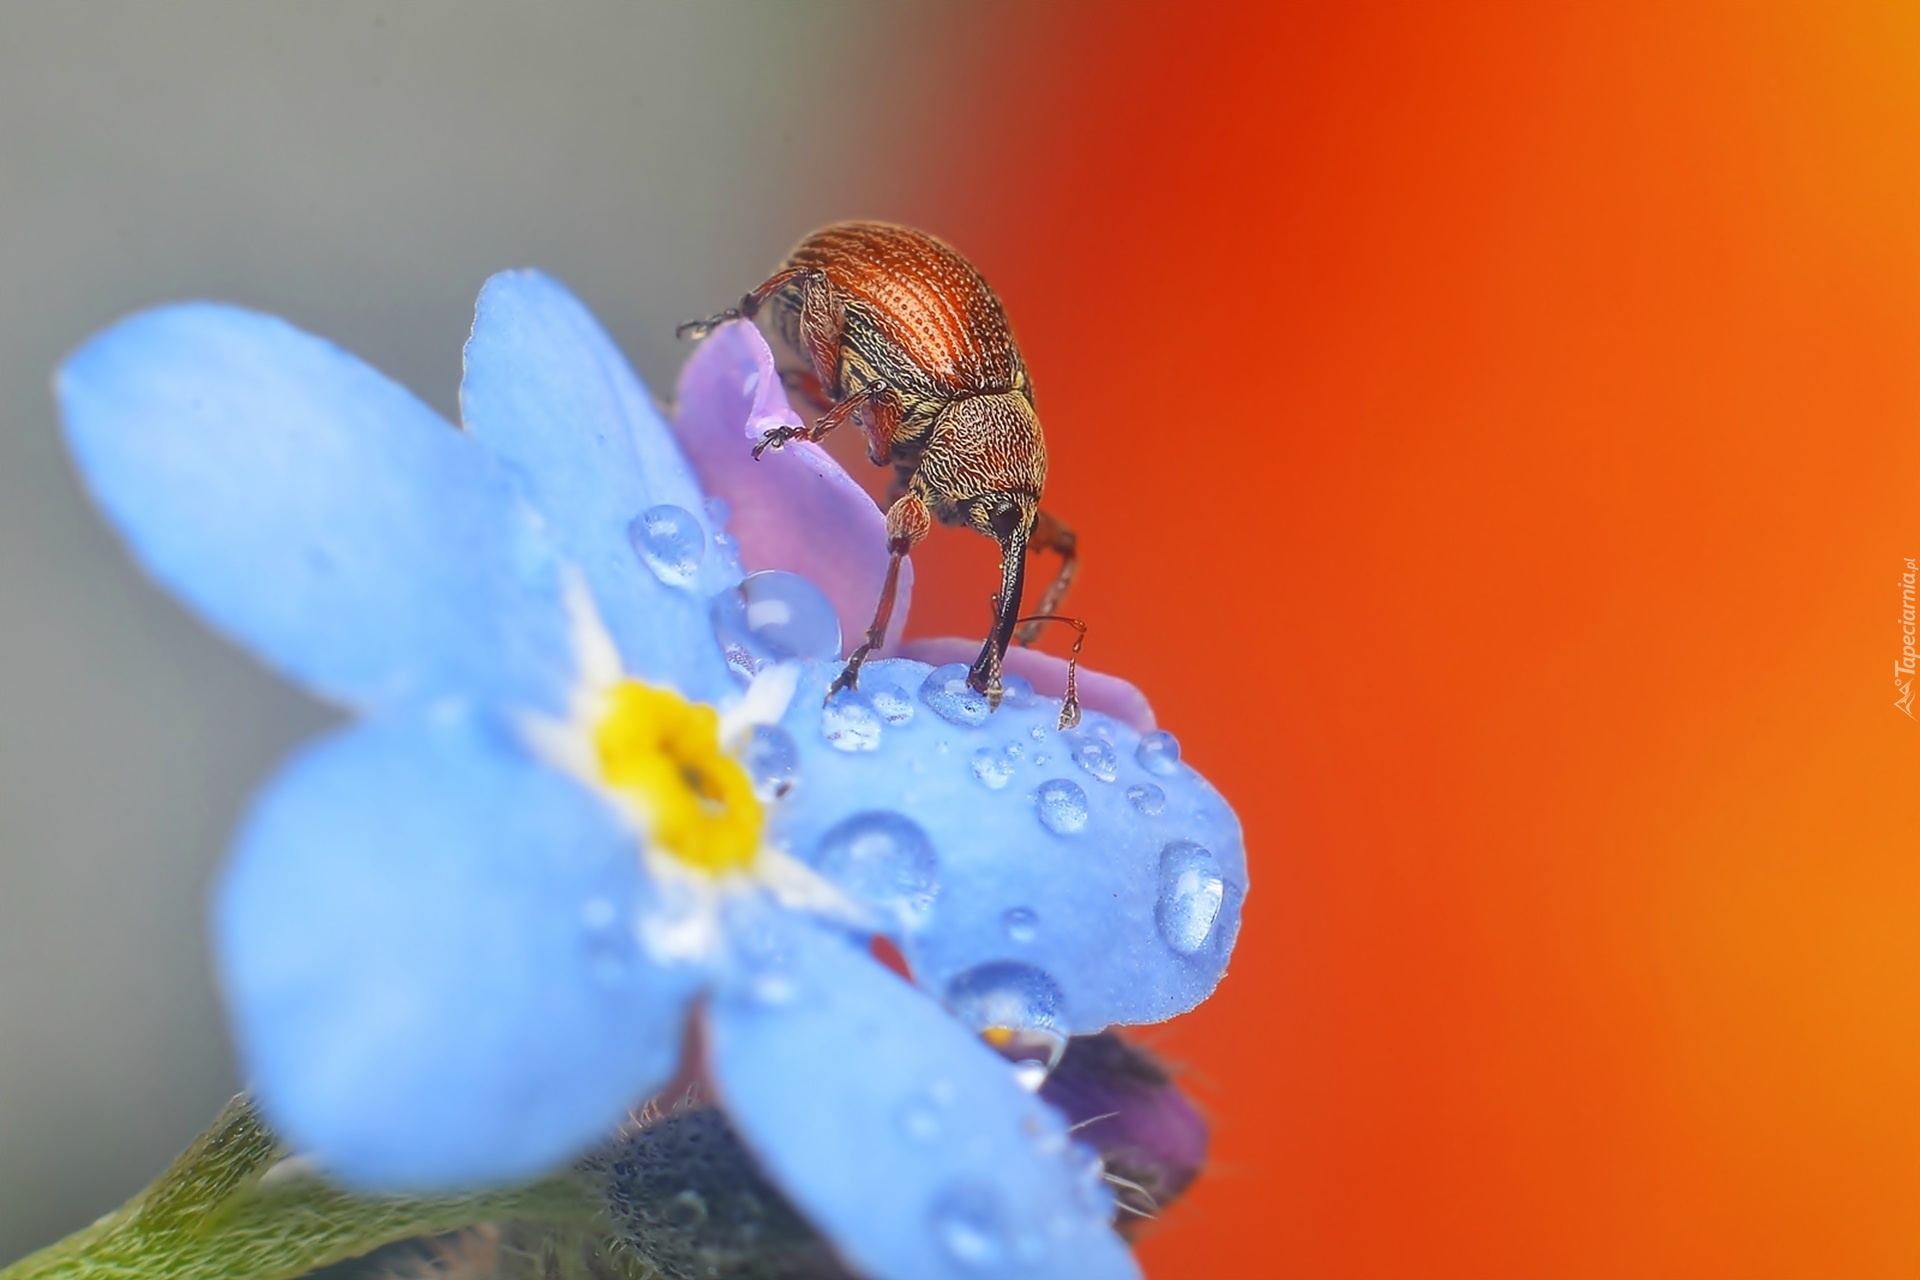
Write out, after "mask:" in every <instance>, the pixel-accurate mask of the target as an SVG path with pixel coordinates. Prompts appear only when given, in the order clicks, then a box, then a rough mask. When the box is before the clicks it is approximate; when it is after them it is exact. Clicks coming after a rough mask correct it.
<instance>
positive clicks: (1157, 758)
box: [1133, 729, 1180, 778]
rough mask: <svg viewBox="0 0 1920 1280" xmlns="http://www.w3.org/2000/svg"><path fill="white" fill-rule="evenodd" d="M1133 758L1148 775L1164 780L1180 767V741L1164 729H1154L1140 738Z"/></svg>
mask: <svg viewBox="0 0 1920 1280" xmlns="http://www.w3.org/2000/svg"><path fill="white" fill-rule="evenodd" d="M1133 758H1134V760H1135V761H1137V762H1138V763H1139V765H1140V767H1141V768H1142V769H1145V770H1146V771H1147V772H1148V773H1157V774H1159V775H1160V776H1161V777H1163V778H1164V777H1166V776H1167V775H1169V774H1171V773H1172V772H1173V771H1174V770H1175V769H1177V768H1179V766H1180V740H1179V739H1178V738H1175V737H1174V736H1173V735H1172V734H1170V733H1168V732H1167V731H1166V730H1165V729H1155V730H1154V731H1153V732H1152V733H1149V734H1145V735H1143V736H1142V737H1141V739H1140V745H1139V746H1137V747H1135V748H1134V749H1133Z"/></svg>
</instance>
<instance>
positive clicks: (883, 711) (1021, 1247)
mask: <svg viewBox="0 0 1920 1280" xmlns="http://www.w3.org/2000/svg"><path fill="white" fill-rule="evenodd" d="M705 514H706V516H707V519H708V521H710V522H711V523H712V525H713V527H714V528H715V529H716V530H717V531H718V532H715V533H714V534H713V535H711V537H709V535H708V533H707V530H706V527H705V525H703V523H702V522H701V520H700V519H699V517H697V516H695V515H694V514H693V513H692V512H691V511H688V510H686V509H685V508H683V507H678V506H673V505H668V504H663V505H660V506H655V507H651V508H649V509H648V510H646V511H645V512H643V513H641V514H640V515H639V516H637V517H635V518H634V520H633V521H632V522H631V523H630V524H629V526H628V537H629V540H630V541H631V543H632V546H633V549H634V551H635V553H636V554H637V555H638V556H639V557H640V560H641V562H642V563H643V564H645V565H646V567H647V568H648V569H649V570H650V571H651V572H652V573H653V575H654V576H655V577H656V578H658V579H659V580H660V581H661V582H662V583H664V584H666V585H667V586H669V587H674V588H678V589H681V590H691V589H692V588H693V587H694V586H695V583H696V581H697V579H698V577H699V574H700V570H701V567H702V566H703V564H704V563H705V560H706V557H707V555H708V554H709V548H711V550H712V552H713V553H714V554H716V555H718V556H720V557H721V558H722V560H723V563H724V564H725V565H726V567H727V568H729V569H732V570H737V569H738V568H739V563H738V562H739V547H738V544H737V543H736V542H735V540H734V539H733V538H732V536H731V535H729V534H728V533H726V532H725V529H726V525H727V521H728V519H729V517H730V512H729V510H728V508H727V505H726V503H725V502H723V501H721V500H720V499H716V498H710V499H708V500H707V503H706V512H705ZM709 614H710V618H711V622H712V625H713V629H714V634H715V636H716V638H717V639H718V640H719V642H720V645H721V649H722V652H723V653H724V654H725V655H726V658H727V662H728V665H729V666H730V667H731V668H732V669H733V670H734V672H735V674H736V675H737V676H739V677H740V678H741V679H742V681H743V682H744V681H750V680H751V679H752V678H753V677H754V676H755V675H756V674H758V673H759V672H760V671H761V670H763V669H764V668H765V667H767V666H768V665H770V664H772V663H776V662H782V661H790V660H796V661H803V662H805V661H827V660H837V659H838V658H840V656H841V640H842V637H841V630H840V621H839V617H838V615H837V614H836V613H835V612H834V609H833V606H832V603H831V602H830V601H828V600H827V598H826V596H825V595H824V593H822V592H821V591H820V589H819V588H818V587H816V586H814V585H813V583H811V582H809V581H808V580H807V579H806V578H804V577H802V576H800V575H799V574H795V573H787V572H785V571H782V570H763V571H761V572H758V573H752V574H746V575H745V576H744V577H741V578H740V580H739V583H738V585H737V586H734V587H731V588H728V589H726V590H724V591H721V592H720V593H719V594H718V595H716V596H715V597H714V598H713V600H712V603H711V606H710V611H709ZM918 692H919V702H920V703H922V704H924V705H925V706H926V707H927V708H928V709H929V710H931V711H932V712H933V714H935V715H936V716H938V717H940V718H941V719H942V720H944V721H946V722H948V723H949V724H953V725H956V726H959V727H962V728H977V727H979V726H980V725H982V724H985V723H986V722H987V719H988V717H989V715H990V714H991V710H992V708H991V707H990V706H989V704H988V702H987V699H986V697H985V696H984V695H982V694H980V693H977V692H975V691H974V690H973V689H972V688H971V687H970V686H969V685H968V684H967V667H966V665H965V664H963V663H952V664H949V665H947V666H943V667H936V668H934V669H933V670H932V671H930V672H929V673H928V674H927V676H926V678H925V680H924V681H923V682H922V684H921V686H920V689H919V691H918ZM1036 698H1037V695H1036V694H1035V693H1034V690H1033V687H1032V685H1031V684H1030V683H1029V682H1028V681H1026V680H1024V679H1022V678H1021V677H1019V676H1014V675H1009V676H1007V677H1006V680H1005V693H1004V702H1005V704H1006V705H1008V706H1011V707H1014V708H1022V707H1028V706H1031V705H1033V703H1034V701H1035V700H1036ZM914 715H915V705H914V699H913V698H911V697H909V696H908V694H907V693H906V691H904V690H902V689H901V688H900V687H899V686H898V685H897V684H894V683H892V682H891V681H888V680H885V679H884V678H876V677H875V676H871V675H870V676H869V678H868V679H867V680H865V681H863V682H862V684H861V687H860V688H858V689H854V690H845V691H843V692H842V693H841V694H840V695H839V696H837V697H835V698H834V699H833V700H832V701H830V702H829V703H827V704H826V706H825V707H823V708H822V710H821V717H820V730H821V734H822V736H823V737H824V738H825V740H826V741H827V743H828V744H829V745H831V746H832V747H834V748H835V749H837V750H840V751H845V752H862V751H873V750H876V749H877V748H878V747H879V745H880V741H881V736H882V734H883V733H884V732H885V731H886V729H887V727H888V726H890V725H903V724H906V723H907V722H908V721H910V720H912V719H913V717H914ZM1027 736H1028V738H1029V739H1030V741H1029V742H1022V741H1020V740H1019V739H1017V738H1016V739H1013V740H1010V741H1007V742H1003V743H999V744H994V745H986V746H981V747H979V748H977V749H975V751H974V752H973V753H972V756H971V758H970V759H969V761H968V764H969V766H970V768H971V770H972V774H973V776H974V778H975V779H977V780H978V782H979V783H980V785H981V786H983V787H984V788H986V789H987V790H989V791H1001V790H1004V789H1005V788H1006V787H1008V786H1010V785H1012V784H1013V783H1014V781H1015V780H1016V779H1017V777H1018V775H1019V771H1020V770H1021V768H1022V767H1023V766H1030V767H1033V768H1036V769H1042V770H1044V769H1046V768H1048V767H1049V766H1050V765H1051V764H1052V756H1051V754H1050V753H1049V751H1048V750H1047V749H1046V748H1047V740H1048V738H1049V737H1050V736H1051V735H1050V733H1049V730H1048V729H1047V728H1046V727H1045V726H1043V725H1039V724H1035V725H1032V726H1031V727H1030V728H1029V729H1028V730H1027ZM1062 741H1063V743H1064V745H1065V746H1066V747H1067V749H1068V752H1069V755H1070V757H1071V759H1072V761H1073V763H1074V764H1075V765H1076V766H1077V767H1078V768H1079V770H1080V772H1081V773H1082V774H1083V775H1085V777H1086V778H1087V779H1088V781H1089V783H1090V784H1092V785H1095V786H1104V785H1116V784H1117V783H1118V780H1119V778H1120V775H1121V762H1120V756H1119V752H1118V751H1117V750H1116V748H1115V746H1114V745H1113V743H1112V742H1111V741H1110V740H1109V739H1108V738H1107V737H1105V736H1103V734H1102V733H1101V732H1100V731H1099V730H1098V729H1097V728H1089V729H1082V730H1080V731H1078V732H1075V733H1071V734H1066V735H1062ZM1133 757H1134V762H1135V763H1136V764H1137V765H1138V766H1139V768H1140V769H1141V770H1142V771H1143V772H1144V773H1146V774H1147V775H1149V778H1148V779H1147V780H1143V781H1135V782H1132V783H1130V784H1128V786H1127V788H1126V797H1127V800H1128V801H1129V803H1130V804H1131V806H1132V808H1133V810H1134V811H1135V812H1136V813H1138V814H1139V815H1140V816H1141V817H1142V818H1143V819H1147V820H1152V819H1154V818H1157V817H1159V815H1160V814H1161V813H1162V811H1163V810H1164V809H1165V808H1166V804H1167V794H1166V791H1165V790H1164V788H1162V787H1161V786H1160V784H1159V783H1158V782H1155V781H1153V780H1152V779H1153V778H1169V777H1172V776H1173V775H1175V774H1177V773H1178V772H1179V770H1180V768H1181V765H1180V745H1179V743H1178V742H1177V741H1176V740H1175V739H1174V737H1173V735H1172V734H1170V733H1166V732H1163V731H1157V730H1156V731H1154V732H1150V733H1147V734H1145V735H1143V736H1142V737H1141V739H1140V741H1139V744H1138V746H1137V747H1135V749H1134V752H1133ZM741 763H742V765H743V767H744V768H745V769H746V771H747V773H748V775H749V777H750V778H751V779H752V780H753V784H754V789H755V792H756V794H758V795H759V797H760V798H761V800H762V801H763V802H773V801H777V800H779V799H780V798H781V797H783V796H785V795H787V794H788V793H789V792H790V791H791V790H792V789H793V787H794V785H795V782H796V779H797V775H798V769H799V752H798V750H797V748H796V747H795V745H794V742H793V739H792V738H791V736H789V735H788V733H787V732H786V730H784V729H782V728H780V727H778V726H776V725H760V726H756V727H755V728H754V730H753V731H752V736H751V738H750V739H749V740H748V742H747V743H746V745H745V746H744V748H743V749H742V751H741ZM1033 803H1034V814H1035V817H1036V818H1037V820H1038V822H1039V824H1040V825H1041V826H1042V827H1044V828H1045V829H1046V830H1047V831H1048V832H1050V833H1052V834H1053V835H1054V836H1056V837H1060V838H1062V839H1069V840H1070V839H1072V838H1074V837H1076V836H1079V835H1080V834H1081V833H1082V832H1083V831H1085V830H1086V828H1087V826H1088V823H1089V820H1090V817H1091V812H1092V809H1091V805H1090V803H1089V799H1088V795H1087V791H1086V788H1085V787H1084V786H1083V785H1082V784H1081V783H1080V782H1078V781H1075V780H1074V779H1072V778H1066V777H1049V778H1046V779H1044V780H1043V781H1042V782H1041V783H1040V784H1039V786H1038V787H1037V788H1036V789H1035V790H1034V792H1033ZM816 852H817V856H816V858H815V865H816V866H817V867H818V869H819V870H820V871H821V872H822V873H823V874H825V875H827V876H828V877H829V878H830V879H832V880H834V881H835V883H837V884H839V885H841V887H842V888H844V889H845V890H847V891H848V892H849V893H851V894H853V895H854V896H855V897H856V898H858V899H860V900H862V901H864V902H866V903H868V904H869V905H871V906H874V907H876V908H878V909H880V910H882V911H885V912H888V913H890V914H892V915H893V916H894V918H895V920H896V922H897V923H898V924H899V925H900V926H901V927H902V928H907V929H910V928H912V927H913V926H915V925H917V924H918V923H920V922H921V921H923V920H924V919H925V918H926V916H927V915H928V914H929V913H930V912H931V910H932V907H933V903H934V899H935V898H936V896H937V894H938V890H939V881H938V859H937V857H936V855H935V852H934V849H933V845H932V842H931V841H930V840H929V839H928V837H927V834H926V832H925V831H923V830H922V829H921V828H920V826H919V825H918V824H917V823H915V822H913V821H912V820H911V819H909V818H907V817H905V816H903V815H901V814H897V813H891V812H885V811H874V812H868V813H862V814H856V815H854V816H853V817H852V818H849V819H847V820H846V821H843V822H841V823H840V824H838V825H837V826H835V827H833V828H831V829H830V830H828V831H827V832H826V833H825V834H824V835H823V836H822V837H821V839H820V844H819V848H818V850H817V851H816ZM1224 896H1225V885H1224V881H1223V878H1222V876H1221V874H1220V869H1219V866H1218V863H1217V861H1216V859H1215V858H1214V856H1213V854H1212V852H1211V851H1209V850H1208V849H1206V848H1205V847H1203V846H1201V845H1200V844H1197V843H1195V842H1194V841H1191V840H1184V839H1176V840H1172V841H1169V842H1168V843H1167V844H1166V845H1165V846H1164V848H1163V849H1162V851H1161V855H1160V875H1159V896H1158V899H1157V901H1156V904H1155V909H1154V918H1155V922H1156V924H1157V925H1158V928H1159V932H1160V936H1161V938H1162V939H1163V940H1164V941H1165V943H1166V944H1167V946H1168V947H1170V948H1171V949H1172V950H1173V951H1175V952H1176V953H1178V954H1180V955H1183V956H1191V955H1194V954H1196V953H1198V952H1199V951H1201V950H1202V948H1204V947H1205V945H1206V943H1207V940H1208V938H1209V937H1210V936H1211V934H1212V931H1213V926H1214V922H1215V920H1216V919H1217V918H1218V916H1219V914H1220V909H1221V906H1222V902H1223V899H1224ZM1001 923H1002V929H1003V932H1004V934H1005V937H1006V939H1007V941H1008V942H1009V943H1011V944H1013V945H1014V946H1017V947H1018V946H1026V945H1029V944H1031V943H1033V942H1034V941H1035V940H1036V939H1037V938H1038V937H1039V936H1040V932H1041V921H1040V919H1039V917H1038V916H1037V914H1036V913H1035V912H1034V911H1032V910H1031V909H1029V908H1026V907H1014V908H1012V909H1010V910H1008V911H1007V912H1006V913H1005V915H1004V917H1003V918H1002V922H1001ZM946 1003H947V1005H948V1007H949V1008H950V1009H951V1010H952V1011H953V1013H954V1014H955V1016H957V1017H958V1018H959V1019H960V1020H961V1021H962V1022H964V1023H966V1024H967V1025H969V1026H971V1027H973V1028H975V1029H976V1030H985V1029H986V1028H989V1027H996V1028H1002V1029H1006V1028H1013V1029H1016V1031H1017V1032H1018V1036H1017V1038H1016V1039H1015V1040H1014V1041H1013V1042H1012V1044H1011V1046H1010V1048H1009V1049H1008V1050H1007V1051H1008V1052H1009V1054H1010V1056H1012V1057H1014V1058H1015V1065H1016V1070H1017V1071H1018V1072H1019V1074H1020V1078H1021V1079H1022V1082H1023V1083H1024V1084H1026V1085H1027V1086H1028V1087H1029V1088H1032V1089H1037V1088H1038V1087H1039V1084H1040V1082H1041V1081H1042V1080H1044V1078H1045V1076H1046V1073H1047V1072H1048V1071H1049V1070H1050V1069H1051V1068H1052V1067H1053V1066H1054V1065H1055V1064H1056V1063H1057V1062H1058V1061H1059V1058H1060V1055H1061V1053H1062V1052H1064V1049H1065V1045H1066V1036H1065V1034H1064V1033H1063V1031H1062V1029H1061V1023H1062V1022H1063V1017H1062V1011H1063V997H1062V994H1061V992H1060V989H1059V987H1058V985H1057V984H1056V983H1055V982H1054V980H1053V979H1052V978H1051V977H1049V976H1048V975H1047V974H1046V973H1045V972H1044V971H1042V970H1041V969H1039V968H1036V967H1034V966H1033V965H1029V964H1025V963H1023V962H1021V961H1018V960H996V961H992V962H989V963H987V964H983V965H979V966H976V967H974V968H972V969H969V970H967V971H966V972H964V973H961V974H960V975H958V976H957V977H955V978H954V979H953V980H952V981H951V982H950V983H949V984H948V987H947V991H946ZM953 1103H954V1098H953V1093H952V1088H951V1086H950V1085H948V1084H945V1083H943V1082H935V1083H934V1084H933V1085H932V1086H929V1087H928V1088H927V1089H926V1090H923V1091H922V1092H921V1093H920V1094H916V1095H915V1096H914V1097H912V1098H910V1099H908V1101H907V1102H906V1103H905V1104H903V1106H902V1108H901V1111H900V1117H899V1122H900V1125H901V1127H902V1131H903V1132H904V1133H905V1134H906V1136H907V1137H909V1138H910V1139H914V1140H918V1141H926V1142H932V1141H934V1140H936V1139H938V1138H940V1137H941V1136H942V1135H943V1134H944V1133H945V1132H946V1129H947V1127H948V1126H949V1125H950V1124H954V1123H958V1122H959V1117H958V1116H956V1115H953V1114H950V1112H952V1111H953ZM1061 1141H1062V1143H1063V1146H1064V1139H1061ZM1073 1149H1074V1150H1076V1151H1078V1152H1079V1153H1080V1155H1081V1159H1082V1163H1083V1164H1084V1165H1085V1167H1084V1168H1082V1169H1081V1170H1079V1176H1077V1177H1076V1179H1075V1186H1076V1188H1077V1189H1078V1194H1080V1195H1081V1196H1082V1198H1083V1199H1084V1202H1085V1203H1084V1204H1083V1206H1082V1207H1083V1208H1084V1209H1086V1210H1087V1211H1088V1212H1090V1213H1097V1214H1104V1213H1105V1204H1106V1197H1107V1191H1106V1188H1105V1186H1104V1184H1103V1183H1102V1181H1101V1177H1100V1173H1101V1170H1100V1162H1099V1159H1098V1157H1097V1156H1092V1155H1091V1153H1090V1152H1088V1151H1087V1149H1085V1148H1081V1147H1078V1146H1077V1144H1075V1145H1074V1147H1073ZM932 1215H933V1218H932V1226H933V1229H934V1232H935V1236H936V1239H938V1241H939V1242H940V1244H941V1246H942V1247H943V1248H944V1249H946V1251H947V1252H948V1253H950V1254H951V1255H952V1256H953V1257H954V1258H955V1259H956V1260H957V1261H959V1262H961V1263H964V1264H967V1265H969V1266H977V1267H990V1266H995V1265H998V1264H1000V1263H1002V1262H1006V1261H1020V1262H1032V1261H1036V1260H1037V1259H1038V1257H1039V1256H1040V1255H1041V1254H1042V1253H1044V1251H1045V1249H1046V1241H1045V1236H1044V1234H1043V1233H1040V1232H1037V1231H1035V1230H1033V1229H1032V1228H1031V1227H1030V1226H1026V1225H1022V1224H1021V1223H1020V1222H1019V1221H1017V1220H1016V1215H1012V1214H1010V1213H1009V1212H1008V1209H1007V1206H1006V1205H1005V1204H1004V1203H1003V1201H1002V1198H1001V1196H1000V1194H999V1192H998V1191H997V1190H996V1189H995V1188H994V1187H993V1186H991V1185H990V1184H987V1183H984V1182H961V1183H956V1184H954V1185H953V1186H951V1187H948V1188H947V1189H946V1190H945V1191H943V1192H942V1193H941V1194H940V1195H939V1196H937V1197H936V1199H935V1202H934V1205H933V1208H932Z"/></svg>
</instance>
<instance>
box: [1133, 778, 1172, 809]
mask: <svg viewBox="0 0 1920 1280" xmlns="http://www.w3.org/2000/svg"><path fill="white" fill-rule="evenodd" d="M1127 799H1129V800H1131V801H1133V807H1134V808H1136V809H1138V810H1139V811H1140V812H1142V813H1144V814H1146V815H1147V816H1148V817H1149V818H1151V817H1152V816H1153V815H1154V814H1156V813H1159V812H1160V811H1161V810H1162V809H1164V808H1166V807H1167V793H1166V792H1164V791H1162V790H1161V789H1160V788H1159V787H1158V786H1157V785H1155V784H1154V783H1151V782H1136V783H1135V784H1134V785H1133V786H1131V787H1128V788H1127Z"/></svg>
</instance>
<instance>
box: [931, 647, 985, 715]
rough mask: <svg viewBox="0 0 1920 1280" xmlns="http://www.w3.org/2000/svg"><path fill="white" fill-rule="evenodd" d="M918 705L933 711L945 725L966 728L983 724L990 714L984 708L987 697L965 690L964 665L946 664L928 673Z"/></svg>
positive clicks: (967, 687)
mask: <svg viewBox="0 0 1920 1280" xmlns="http://www.w3.org/2000/svg"><path fill="white" fill-rule="evenodd" d="M920 701H922V702H924V703H926V704H927V705H928V706H929V707H932V708H933V713H934V714H935V715H937V716H939V717H940V718H941V719H942V720H945V721H946V722H947V723H948V724H957V725H962V726H964V727H968V728H971V727H972V726H974V725H977V724H984V723H985V722H986V719H987V715H988V713H989V711H990V710H991V709H990V708H989V707H988V706H987V695H986V694H984V693H975V692H974V691H973V689H972V688H970V687H969V686H968V684H967V664H966V663H964V662H949V663H948V664H947V665H946V666H944V667H935V668H934V669H933V670H932V671H929V672H928V673H927V678H926V680H925V681H924V682H923V683H922V684H921V685H920Z"/></svg>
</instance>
